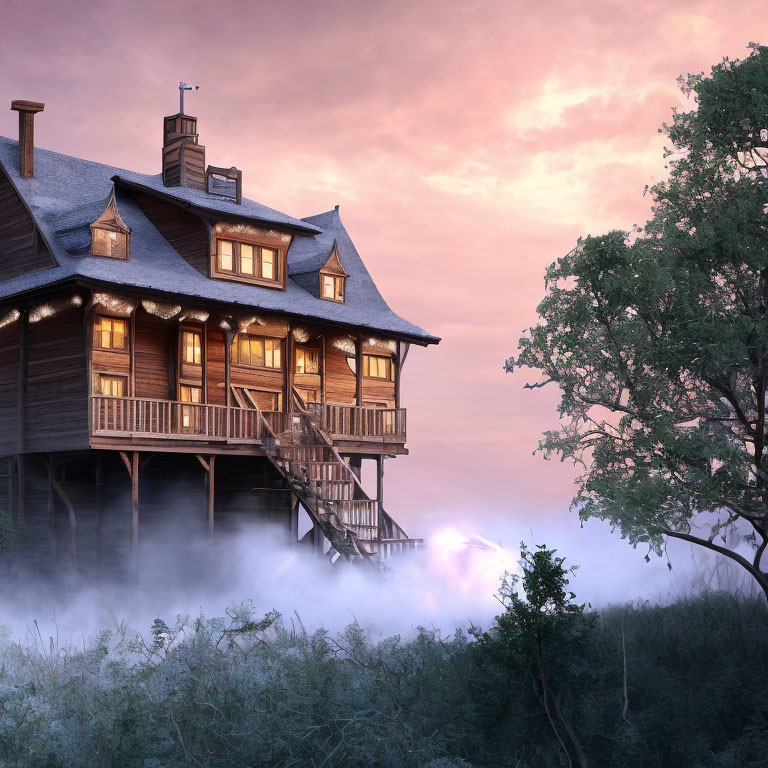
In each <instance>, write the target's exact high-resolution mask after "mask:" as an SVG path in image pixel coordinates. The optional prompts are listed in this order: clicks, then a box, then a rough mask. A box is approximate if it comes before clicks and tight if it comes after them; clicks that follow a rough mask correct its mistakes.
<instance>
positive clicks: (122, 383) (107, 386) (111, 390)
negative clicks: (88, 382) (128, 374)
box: [97, 373, 128, 397]
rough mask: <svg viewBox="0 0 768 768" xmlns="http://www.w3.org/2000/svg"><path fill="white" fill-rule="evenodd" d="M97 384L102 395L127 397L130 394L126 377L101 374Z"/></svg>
mask: <svg viewBox="0 0 768 768" xmlns="http://www.w3.org/2000/svg"><path fill="white" fill-rule="evenodd" d="M97 384H98V388H99V394H100V395H106V396H107V397H125V395H126V394H127V393H128V380H127V379H126V378H125V376H110V375H109V374H105V373H100V374H99V375H98V379H97Z"/></svg>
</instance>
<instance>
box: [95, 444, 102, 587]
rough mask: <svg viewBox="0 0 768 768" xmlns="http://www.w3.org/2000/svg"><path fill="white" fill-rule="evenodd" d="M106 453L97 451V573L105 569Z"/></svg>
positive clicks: (99, 575)
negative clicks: (104, 490)
mask: <svg viewBox="0 0 768 768" xmlns="http://www.w3.org/2000/svg"><path fill="white" fill-rule="evenodd" d="M103 486H104V454H103V453H102V452H101V451H96V575H97V576H98V577H101V575H102V571H103V569H104V492H103Z"/></svg>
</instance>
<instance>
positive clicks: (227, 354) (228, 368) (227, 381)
mask: <svg viewBox="0 0 768 768" xmlns="http://www.w3.org/2000/svg"><path fill="white" fill-rule="evenodd" d="M233 338H234V334H233V333H232V331H224V386H225V388H226V390H227V393H226V394H227V408H231V407H232V339H233ZM227 425H229V419H227ZM227 434H229V433H227Z"/></svg>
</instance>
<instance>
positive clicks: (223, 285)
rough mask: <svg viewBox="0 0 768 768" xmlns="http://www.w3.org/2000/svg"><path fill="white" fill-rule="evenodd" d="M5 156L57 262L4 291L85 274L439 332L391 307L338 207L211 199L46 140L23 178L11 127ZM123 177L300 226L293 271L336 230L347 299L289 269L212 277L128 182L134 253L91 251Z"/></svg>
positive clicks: (197, 202)
mask: <svg viewBox="0 0 768 768" xmlns="http://www.w3.org/2000/svg"><path fill="white" fill-rule="evenodd" d="M0 165H2V166H3V169H4V170H5V172H6V173H7V174H8V176H9V178H10V179H11V182H12V183H13V184H14V186H15V187H16V189H17V190H18V191H19V193H20V195H21V196H22V198H23V199H24V201H25V203H26V204H27V205H28V206H29V208H30V210H31V211H32V214H33V216H34V217H35V220H36V221H37V224H38V226H39V228H40V231H41V232H42V234H43V236H44V237H45V239H46V240H47V241H48V243H49V244H50V246H51V249H52V251H53V255H54V257H55V259H56V261H57V262H58V266H56V267H52V268H49V269H42V270H38V271H36V272H30V273H28V274H25V275H21V276H19V277H16V278H14V279H12V280H5V281H0V299H1V298H7V297H11V296H13V295H15V294H18V293H22V292H25V291H29V290H32V289H35V288H38V287H41V286H44V285H49V284H51V283H55V282H59V281H61V280H65V279H68V278H75V277H81V278H86V279H92V280H97V281H100V282H107V283H112V284H114V285H123V286H130V287H132V288H148V289H152V290H157V291H165V292H168V293H172V294H177V295H185V296H189V297H195V298H199V299H210V300H214V301H220V302H226V303H229V304H236V305H241V306H243V308H247V309H251V308H252V309H255V310H259V309H261V310H265V311H275V312H287V313H290V314H292V315H294V316H299V317H306V318H308V319H312V318H314V319H319V320H326V321H330V322H335V323H343V324H347V325H352V326H362V327H365V328H369V329H372V330H377V331H382V332H391V333H396V334H401V335H403V336H407V337H411V338H413V339H414V340H420V341H422V342H427V343H430V342H437V341H439V339H438V338H437V337H435V336H432V335H431V334H429V333H427V332H426V331H424V330H422V329H421V328H419V327H418V326H416V325H413V324H412V323H409V322H407V321H406V320H403V319H402V318H401V317H399V316H398V315H396V314H395V313H394V312H393V311H392V310H391V309H390V308H389V306H388V305H387V303H386V302H385V301H384V299H383V298H382V296H381V294H380V293H379V291H378V289H377V288H376V286H375V284H374V282H373V280H372V279H371V276H370V275H369V273H368V270H367V269H366V268H365V265H364V264H363V262H362V259H361V258H360V256H359V254H358V253H357V250H356V249H355V246H354V244H353V243H352V240H351V239H350V237H349V235H348V234H347V231H346V230H345V229H344V225H343V224H342V223H341V219H340V217H339V212H338V210H332V211H328V212H327V213H322V214H319V215H317V216H310V217H307V218H306V219H294V218H293V217H291V216H287V215H285V214H282V213H279V212H278V211H274V210H272V209H271V208H267V207H266V206H263V205H261V204H260V203H256V202H253V201H251V200H246V199H245V198H243V204H242V205H241V206H239V205H237V204H235V203H233V202H230V201H227V200H220V199H215V198H214V199H211V198H213V197H214V196H211V195H209V194H207V193H206V192H203V191H200V190H193V189H187V188H180V187H173V188H167V187H163V186H162V180H161V178H160V177H159V176H148V175H143V174H138V173H133V172H132V171H125V170H121V169H119V168H114V167H112V166H108V165H102V164H100V163H93V162H90V161H87V160H81V159H79V158H74V157H70V156H68V155H62V154H59V153H57V152H50V151H48V150H43V149H38V148H35V176H34V178H31V179H24V178H21V177H20V176H19V172H18V143H17V142H16V141H14V140H11V139H6V138H3V137H0ZM114 177H119V178H120V179H123V180H125V181H128V182H130V183H131V184H136V185H141V186H142V187H145V188H147V189H148V190H150V191H152V192H155V193H161V194H163V195H167V196H169V197H174V198H177V199H180V200H184V201H186V202H189V203H192V204H193V205H194V206H195V207H197V208H205V209H207V210H209V211H211V212H213V213H223V214H225V215H236V216H238V217H241V218H248V219H250V220H252V221H254V222H262V223H264V222H268V223H272V224H275V225H280V224H282V225H284V226H287V227H291V228H292V229H293V230H294V232H295V233H296V235H295V238H294V242H293V244H292V245H291V248H290V250H289V252H288V273H289V275H291V274H298V270H301V271H303V272H306V271H311V270H312V269H317V268H319V267H312V265H314V264H316V263H318V262H319V261H320V259H322V263H321V264H320V265H319V266H322V264H324V263H325V261H327V259H328V257H329V256H330V254H331V248H332V247H333V241H334V240H336V241H337V244H338V249H339V257H340V258H341V261H342V263H343V264H344V267H345V269H346V270H347V272H348V273H349V277H348V278H347V287H346V301H345V303H344V304H338V303H336V302H330V301H324V300H322V299H319V298H316V297H315V296H312V295H311V294H310V293H309V292H308V291H306V290H305V289H304V288H302V287H301V286H299V285H298V284H297V283H296V282H294V281H293V280H292V279H290V277H289V279H288V281H287V290H286V291H285V292H283V291H276V290H274V289H270V288H264V287H260V286H255V285H248V284H245V283H236V282H232V281H226V280H211V279H209V278H207V277H206V276H204V275H202V274H201V273H200V272H198V271H197V270H196V269H195V268H194V267H192V266H191V265H190V264H189V263H188V262H187V261H185V260H184V259H183V258H182V257H181V256H180V255H179V253H177V252H176V251H175V250H174V249H173V248H172V247H171V245H170V244H169V243H168V241H167V240H166V239H165V238H164V237H163V236H162V235H161V234H160V233H159V232H158V230H157V229H156V228H155V227H154V226H153V224H152V223H151V222H150V221H149V219H147V217H146V216H145V215H144V213H143V211H142V210H141V208H140V207H139V206H138V205H137V204H136V203H135V201H134V200H133V199H132V196H131V193H130V192H129V191H126V190H123V189H121V188H119V187H118V190H117V205H118V209H119V211H120V214H121V216H122V217H123V219H124V220H125V222H126V224H127V225H128V226H129V227H131V230H132V234H131V258H130V261H118V260H116V259H108V258H102V257H97V256H90V248H89V244H90V233H89V229H88V225H89V224H90V223H91V222H92V221H94V220H95V219H96V218H97V217H98V216H99V215H100V214H101V213H102V212H103V210H104V208H105V206H106V203H107V201H108V200H109V195H110V194H111V192H112V189H113V188H114V182H113V178H114ZM307 265H309V266H310V269H307Z"/></svg>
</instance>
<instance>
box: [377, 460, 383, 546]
mask: <svg viewBox="0 0 768 768" xmlns="http://www.w3.org/2000/svg"><path fill="white" fill-rule="evenodd" d="M376 499H377V501H378V504H377V510H376V511H377V521H376V544H377V546H376V552H377V553H378V556H379V558H381V524H382V521H383V518H384V515H383V514H382V513H383V511H384V457H383V456H377V457H376Z"/></svg>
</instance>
